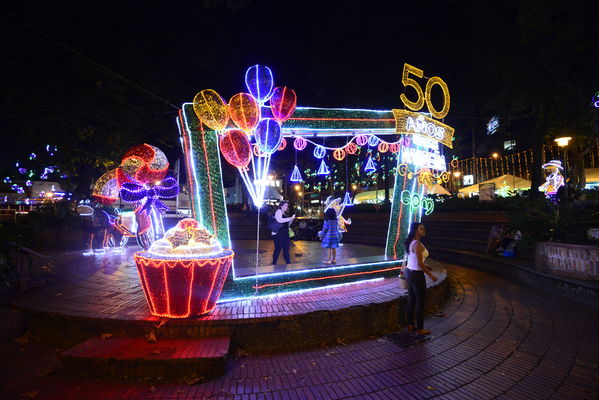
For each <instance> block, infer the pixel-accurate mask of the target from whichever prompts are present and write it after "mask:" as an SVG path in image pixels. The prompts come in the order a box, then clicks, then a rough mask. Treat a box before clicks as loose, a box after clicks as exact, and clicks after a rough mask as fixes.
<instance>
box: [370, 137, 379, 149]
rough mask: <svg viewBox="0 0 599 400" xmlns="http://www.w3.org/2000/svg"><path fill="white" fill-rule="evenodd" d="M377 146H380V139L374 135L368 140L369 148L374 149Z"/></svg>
mask: <svg viewBox="0 0 599 400" xmlns="http://www.w3.org/2000/svg"><path fill="white" fill-rule="evenodd" d="M377 144H379V138H377V137H376V136H374V135H372V136H370V137H369V138H368V146H370V147H374V146H376V145H377Z"/></svg>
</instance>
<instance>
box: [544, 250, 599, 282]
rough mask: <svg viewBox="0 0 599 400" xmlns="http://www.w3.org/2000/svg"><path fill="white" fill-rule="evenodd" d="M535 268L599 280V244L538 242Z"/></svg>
mask: <svg viewBox="0 0 599 400" xmlns="http://www.w3.org/2000/svg"><path fill="white" fill-rule="evenodd" d="M535 268H536V269H537V270H538V271H541V272H547V273H550V274H555V275H560V276H565V277H569V278H575V279H584V280H592V281H599V246H584V245H577V244H566V243H554V242H541V243H538V244H537V247H536V255H535Z"/></svg>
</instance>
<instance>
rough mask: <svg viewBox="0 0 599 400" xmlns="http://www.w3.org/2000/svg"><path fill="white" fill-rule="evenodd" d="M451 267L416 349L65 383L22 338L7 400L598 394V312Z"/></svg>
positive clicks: (356, 348) (516, 398)
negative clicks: (443, 299)
mask: <svg viewBox="0 0 599 400" xmlns="http://www.w3.org/2000/svg"><path fill="white" fill-rule="evenodd" d="M448 271H449V276H450V281H451V282H452V286H453V296H452V298H451V300H450V301H449V302H448V303H447V304H446V306H445V308H444V310H443V313H441V314H438V315H437V316H432V317H429V318H427V319H426V320H425V326H426V327H428V328H429V329H431V330H432V332H433V334H432V336H431V338H430V340H427V341H425V342H423V343H420V344H417V345H415V346H413V347H403V346H401V345H398V344H395V343H394V342H393V341H392V340H389V339H388V338H386V337H380V338H372V339H369V340H364V341H361V342H356V343H339V344H338V345H336V346H332V347H327V348H319V349H314V350H309V351H300V352H293V353H287V354H274V355H268V356H248V355H243V354H240V355H236V356H234V357H231V359H230V361H229V365H228V369H227V373H226V375H225V376H223V377H221V378H219V379H217V380H213V381H209V382H202V381H201V380H199V381H197V382H186V383H180V384H175V383H172V384H155V383H131V382H118V381H114V382H107V381H96V380H93V379H83V378H72V377H67V376H63V375H61V374H59V373H57V372H56V368H57V354H60V351H61V349H56V348H54V347H44V346H43V345H41V344H38V343H36V342H33V341H27V340H26V338H24V339H22V340H20V341H15V342H14V343H13V344H12V345H11V346H10V347H9V348H6V349H5V350H4V351H3V352H2V357H0V368H2V371H4V372H3V374H2V377H1V378H0V386H1V387H3V395H4V397H3V398H7V399H9V398H10V399H18V398H30V399H31V398H34V399H36V400H44V399H46V400H47V399H60V400H67V399H68V400H80V399H95V400H100V399H103V400H109V399H123V398H127V399H166V398H168V399H197V400H200V399H214V400H216V399H223V400H225V399H226V400H250V399H251V400H257V399H294V400H296V399H302V400H303V399H314V400H316V399H317V400H320V399H345V400H349V399H352V400H353V399H356V400H358V399H368V400H386V399H411V400H415V399H431V398H433V399H445V400H454V399H477V400H478V399H506V400H507V399H509V400H512V399H513V400H520V399H522V400H529V399H564V400H571V399H597V398H599V379H598V377H599V367H598V365H597V359H599V346H597V343H598V341H599V321H598V320H597V318H596V316H597V309H596V308H591V307H588V306H586V305H584V304H581V303H577V302H574V301H571V300H568V299H564V298H561V297H559V296H557V295H555V294H549V293H547V292H543V291H540V290H538V289H535V288H532V287H530V286H526V285H523V284H521V283H518V282H514V281H510V280H508V279H505V278H501V277H498V276H497V275H493V274H490V273H486V272H481V271H476V270H469V269H466V268H461V267H457V266H451V267H449V268H448ZM101 273H102V272H101ZM59 297H60V296H59ZM192 383H195V384H192Z"/></svg>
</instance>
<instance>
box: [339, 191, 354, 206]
mask: <svg viewBox="0 0 599 400" xmlns="http://www.w3.org/2000/svg"><path fill="white" fill-rule="evenodd" d="M342 205H344V206H346V207H351V206H353V205H354V202H353V201H352V199H351V196H350V195H349V192H345V197H344V198H343V204H342Z"/></svg>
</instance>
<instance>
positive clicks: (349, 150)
mask: <svg viewBox="0 0 599 400" xmlns="http://www.w3.org/2000/svg"><path fill="white" fill-rule="evenodd" d="M356 150H358V146H356V144H355V143H349V144H347V146H345V152H346V153H347V154H356Z"/></svg>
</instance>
